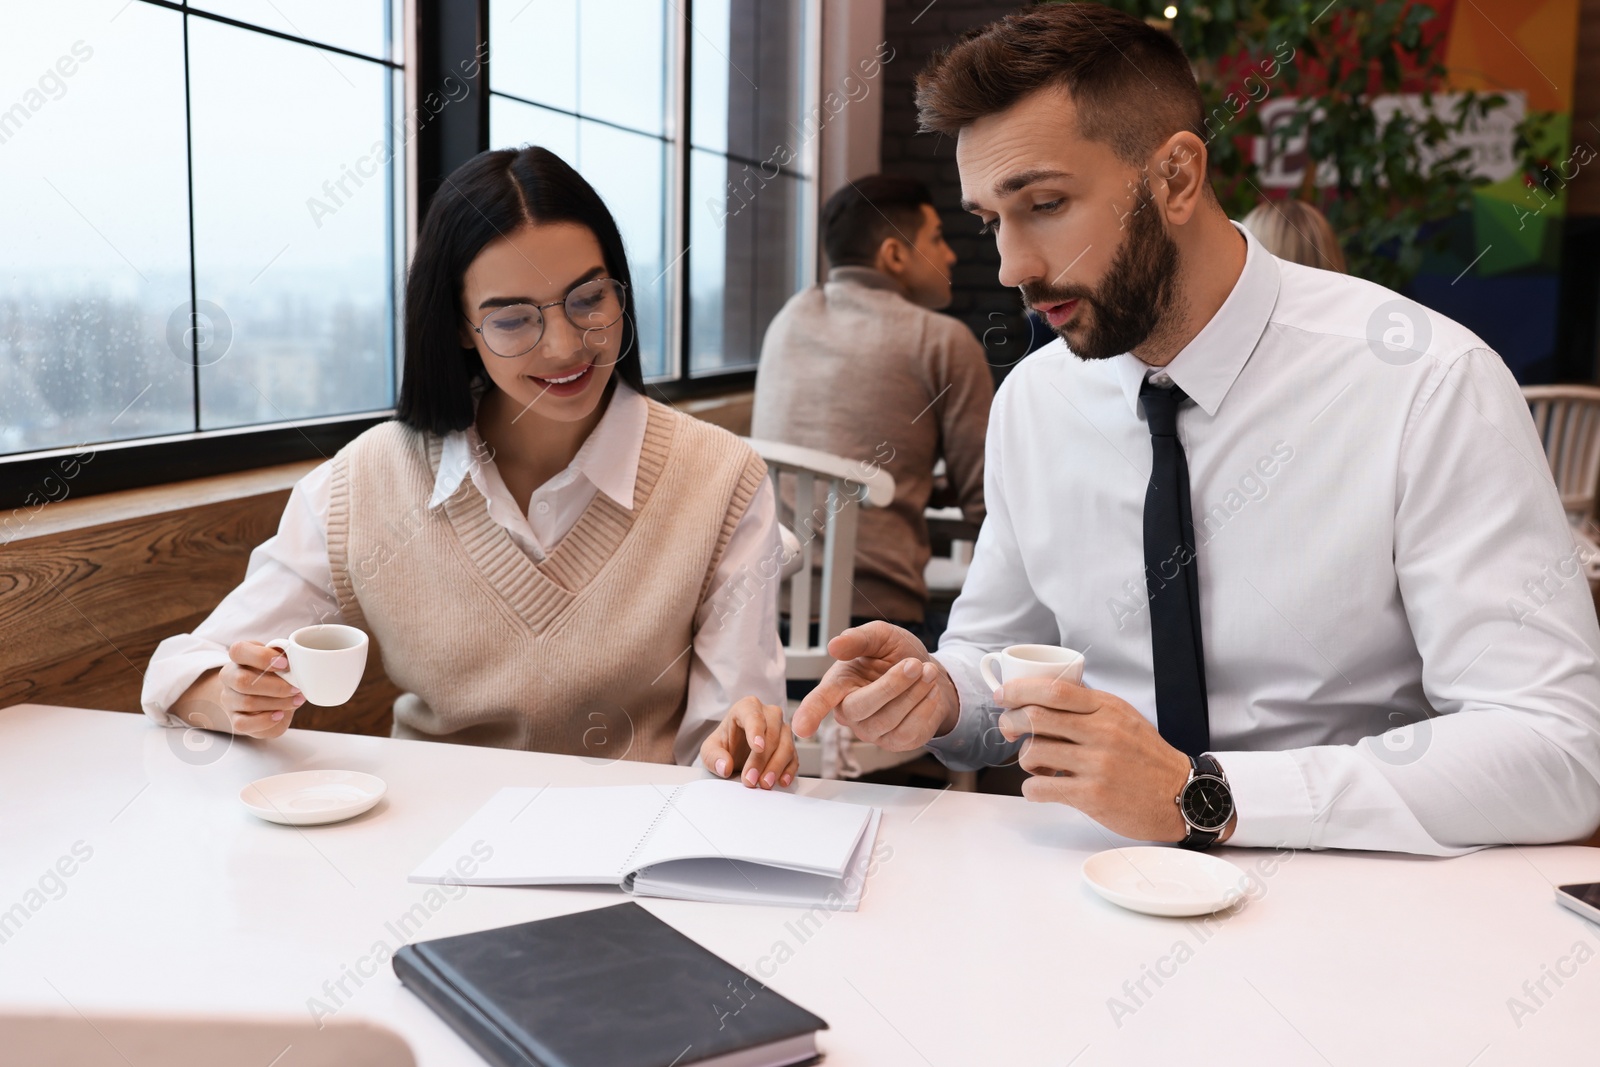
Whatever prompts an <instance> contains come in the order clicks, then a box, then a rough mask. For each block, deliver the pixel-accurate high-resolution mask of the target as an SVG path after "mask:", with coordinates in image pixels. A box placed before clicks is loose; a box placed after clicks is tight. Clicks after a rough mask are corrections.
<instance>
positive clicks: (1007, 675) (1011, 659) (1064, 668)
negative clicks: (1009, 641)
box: [978, 645, 1083, 689]
mask: <svg viewBox="0 0 1600 1067" xmlns="http://www.w3.org/2000/svg"><path fill="white" fill-rule="evenodd" d="M996 663H998V664H1000V677H999V678H996V677H995V676H994V673H993V669H994V665H995V664H996ZM978 673H979V674H981V675H983V680H984V681H985V682H987V683H988V685H989V688H990V689H999V688H1000V683H1001V681H1002V680H1003V681H1007V682H1014V681H1016V680H1017V679H1018V678H1065V679H1066V680H1067V681H1069V682H1075V683H1077V684H1078V685H1082V684H1083V653H1082V652H1075V651H1073V650H1072V649H1070V648H1062V647H1061V646H1060V645H1011V646H1010V647H1008V648H1006V649H1005V650H1004V651H1002V652H988V653H985V654H984V657H983V658H982V659H981V660H979V661H978Z"/></svg>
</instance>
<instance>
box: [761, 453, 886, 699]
mask: <svg viewBox="0 0 1600 1067" xmlns="http://www.w3.org/2000/svg"><path fill="white" fill-rule="evenodd" d="M747 440H749V442H750V446H751V447H752V448H754V449H755V450H756V452H757V453H758V454H759V455H760V456H761V458H762V459H763V460H765V461H766V464H767V470H768V472H769V474H770V476H771V478H772V488H773V494H774V496H777V497H778V499H779V500H782V496H781V494H780V493H779V479H780V477H781V476H784V475H787V476H789V477H790V478H792V479H793V481H794V512H793V518H792V520H791V526H790V528H791V530H792V532H793V534H794V537H795V539H796V540H798V541H799V542H800V560H799V566H798V567H796V568H793V570H792V572H790V573H788V574H786V576H785V577H784V578H783V579H782V580H783V581H785V582H787V583H788V587H789V644H788V647H786V648H785V649H784V655H785V658H786V660H787V668H788V669H787V676H788V677H789V678H792V679H816V678H821V677H822V675H823V673H824V672H826V671H827V669H828V666H829V665H830V664H831V663H832V662H833V660H832V659H830V658H829V656H828V642H829V641H830V640H831V639H832V638H834V637H835V636H837V635H838V634H839V633H840V632H841V631H843V630H844V629H845V628H846V627H848V626H849V625H850V607H851V604H852V603H853V597H852V593H853V591H854V590H853V585H852V582H851V579H852V577H853V576H854V574H855V558H856V520H857V518H858V517H859V514H860V513H859V511H858V510H857V509H858V508H861V507H874V508H881V507H887V506H888V505H889V503H890V502H891V501H892V500H894V476H893V475H891V474H889V473H888V472H887V471H885V470H882V469H880V468H879V467H877V466H876V465H875V464H872V463H870V462H863V461H860V460H853V459H846V458H845V457H843V456H835V455H832V454H831V453H828V452H819V451H817V450H816V449H814V448H801V447H800V446H798V445H789V444H784V443H782V442H779V441H766V440H762V439H760V438H748V439H747ZM819 535H820V536H821V538H822V542H823V543H822V605H821V611H820V612H819V618H820V625H819V626H818V627H817V630H818V634H817V644H815V645H813V644H811V640H810V639H811V633H810V631H811V626H810V621H811V581H812V579H811V575H812V571H813V568H814V563H815V561H816V558H817V555H816V553H817V538H818V536H819ZM785 569H786V571H787V570H788V568H785Z"/></svg>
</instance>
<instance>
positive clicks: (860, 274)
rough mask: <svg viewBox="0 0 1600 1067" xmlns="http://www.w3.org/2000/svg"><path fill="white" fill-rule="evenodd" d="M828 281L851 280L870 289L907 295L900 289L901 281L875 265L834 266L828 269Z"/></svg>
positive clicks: (850, 281) (853, 283)
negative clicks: (874, 266)
mask: <svg viewBox="0 0 1600 1067" xmlns="http://www.w3.org/2000/svg"><path fill="white" fill-rule="evenodd" d="M828 281H829V283H830V284H831V283H836V282H849V283H850V284H852V285H860V286H865V287H866V288H868V289H887V290H889V292H891V293H899V294H900V295H901V296H904V295H905V293H904V292H902V291H901V289H900V283H899V282H897V281H895V280H894V279H893V278H891V277H889V276H888V275H887V274H885V273H883V271H881V270H877V269H875V268H873V267H834V268H832V269H831V270H829V271H828Z"/></svg>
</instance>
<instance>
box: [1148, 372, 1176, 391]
mask: <svg viewBox="0 0 1600 1067" xmlns="http://www.w3.org/2000/svg"><path fill="white" fill-rule="evenodd" d="M1150 380H1151V381H1152V382H1154V383H1155V384H1157V385H1159V386H1161V387H1162V388H1163V389H1165V388H1166V387H1167V386H1169V385H1171V384H1172V376H1171V375H1170V374H1152V375H1150Z"/></svg>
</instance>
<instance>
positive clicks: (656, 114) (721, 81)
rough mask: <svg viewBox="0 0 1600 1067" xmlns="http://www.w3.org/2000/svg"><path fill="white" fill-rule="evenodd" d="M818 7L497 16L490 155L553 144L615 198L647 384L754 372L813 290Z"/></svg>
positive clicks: (702, 0)
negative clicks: (766, 346) (793, 308)
mask: <svg viewBox="0 0 1600 1067" xmlns="http://www.w3.org/2000/svg"><path fill="white" fill-rule="evenodd" d="M810 6H811V5H809V4H807V3H805V2H803V0H696V2H695V3H694V4H693V7H692V9H691V8H690V7H689V5H687V4H685V3H678V2H674V0H582V2H581V3H580V2H579V0H491V2H490V5H489V11H490V15H489V65H488V66H489V87H490V90H491V95H490V105H489V139H490V144H491V145H492V146H493V147H496V148H502V147H510V146H514V145H520V144H524V143H532V144H539V145H543V146H544V147H546V148H549V149H550V150H551V151H553V152H555V153H556V154H557V155H560V156H562V157H563V158H564V159H566V160H567V161H568V162H569V163H571V164H572V165H573V166H574V167H575V168H576V169H577V170H578V171H579V172H580V173H582V174H583V175H584V176H585V177H586V178H588V179H589V181H590V182H591V183H592V184H593V185H594V186H595V189H596V190H597V191H598V192H599V193H600V195H601V197H603V198H604V199H605V201H606V204H607V206H608V207H610V208H611V211H612V214H613V215H615V216H616V219H617V225H618V227H619V228H620V229H621V231H622V238H623V242H624V244H625V245H626V247H627V251H628V261H629V267H630V269H631V271H632V274H633V282H634V306H635V311H636V313H637V315H638V324H639V337H640V346H641V355H642V356H643V361H644V371H645V375H646V376H647V377H649V378H654V379H681V378H685V377H706V376H711V375H718V374H721V373H723V372H727V371H730V370H731V371H736V370H741V369H743V370H748V369H750V368H753V367H754V366H755V363H756V359H757V357H758V355H759V353H760V347H761V336H762V334H763V333H764V332H765V330H766V326H767V323H768V322H770V321H771V319H772V316H773V315H774V314H775V313H776V312H777V310H778V309H779V308H780V307H782V306H783V302H784V301H785V300H787V299H788V298H789V297H790V296H791V295H792V294H793V293H794V292H795V290H796V289H798V288H799V287H800V286H801V285H802V284H803V281H804V279H806V278H808V277H809V273H810V271H811V270H812V263H813V262H814V261H813V260H812V259H811V257H812V256H814V254H815V252H814V242H813V241H812V239H811V236H810V234H811V232H812V229H813V214H814V212H813V211H812V210H811V202H812V200H813V191H812V179H811V177H810V175H811V173H812V168H811V164H810V159H811V157H812V155H813V153H812V150H811V149H812V146H811V139H810V138H809V137H807V136H806V129H805V125H804V123H803V122H802V121H801V115H802V107H803V101H804V100H805V99H806V98H807V94H808V92H809V87H810V73H809V72H810V70H811V67H812V65H813V64H812V50H811V49H810V48H809V47H808V45H807V40H808V37H807V35H808V22H807V20H808V18H809V17H810V14H811V12H810V10H809V9H810Z"/></svg>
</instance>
